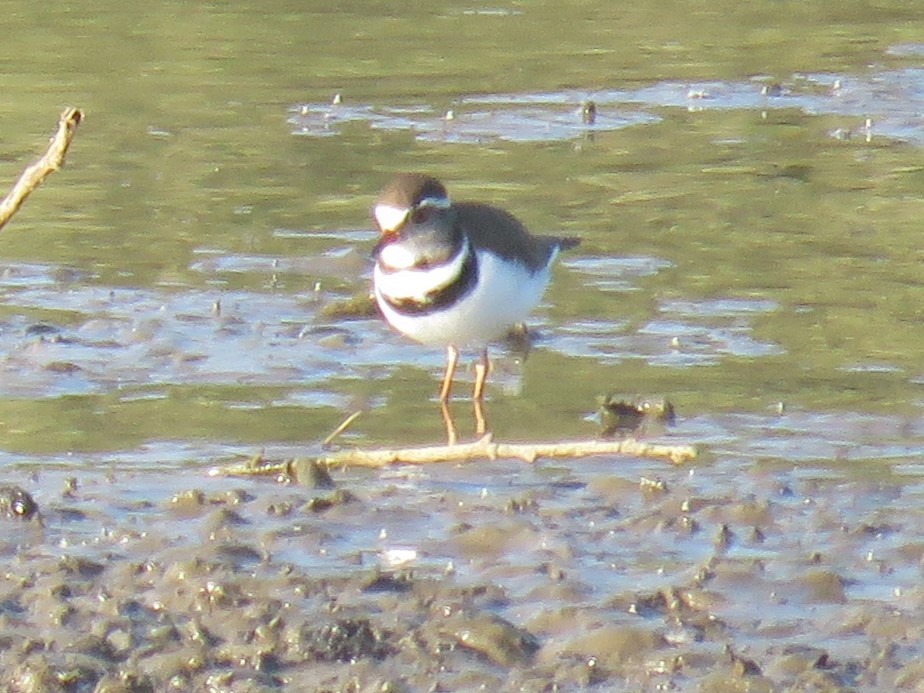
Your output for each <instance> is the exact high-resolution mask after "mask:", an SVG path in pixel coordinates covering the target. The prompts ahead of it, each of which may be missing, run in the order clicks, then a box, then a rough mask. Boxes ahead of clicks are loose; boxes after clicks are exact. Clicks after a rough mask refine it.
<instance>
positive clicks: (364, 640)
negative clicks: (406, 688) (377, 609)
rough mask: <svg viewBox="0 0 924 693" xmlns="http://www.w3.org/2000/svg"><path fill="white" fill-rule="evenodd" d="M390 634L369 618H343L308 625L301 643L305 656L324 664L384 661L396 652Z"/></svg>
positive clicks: (303, 632) (303, 630)
mask: <svg viewBox="0 0 924 693" xmlns="http://www.w3.org/2000/svg"><path fill="white" fill-rule="evenodd" d="M390 638H391V634H390V633H388V632H387V631H385V630H382V629H381V628H378V627H377V626H375V625H373V624H372V623H371V622H370V621H369V619H366V618H344V619H339V620H336V621H334V622H332V623H325V624H323V625H320V626H313V625H306V626H305V627H304V628H303V629H302V633H301V639H302V642H304V647H305V652H306V653H307V654H308V655H309V656H310V657H313V658H315V659H317V660H319V661H321V662H356V661H358V660H360V659H384V658H385V657H387V656H388V655H390V654H393V653H394V651H395V649H394V647H393V646H392V645H391V644H390V642H389V639H390Z"/></svg>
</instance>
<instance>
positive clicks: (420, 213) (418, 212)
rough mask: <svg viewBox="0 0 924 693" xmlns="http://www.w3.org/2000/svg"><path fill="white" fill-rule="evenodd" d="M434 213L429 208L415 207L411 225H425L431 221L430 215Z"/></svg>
mask: <svg viewBox="0 0 924 693" xmlns="http://www.w3.org/2000/svg"><path fill="white" fill-rule="evenodd" d="M432 212H433V210H432V209H430V208H429V207H415V208H414V211H413V212H411V223H412V224H425V223H427V220H429V219H430V214H431V213H432Z"/></svg>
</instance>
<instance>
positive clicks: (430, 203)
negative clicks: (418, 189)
mask: <svg viewBox="0 0 924 693" xmlns="http://www.w3.org/2000/svg"><path fill="white" fill-rule="evenodd" d="M417 206H418V207H437V208H439V209H449V208H450V207H452V202H451V201H450V200H449V198H448V197H425V198H424V199H422V200H421V201H420V202H418V203H417Z"/></svg>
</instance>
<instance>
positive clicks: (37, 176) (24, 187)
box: [0, 108, 83, 229]
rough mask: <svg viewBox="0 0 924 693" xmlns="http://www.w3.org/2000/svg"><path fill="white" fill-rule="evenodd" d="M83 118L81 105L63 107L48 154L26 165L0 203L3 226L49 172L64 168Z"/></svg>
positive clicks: (1, 225)
mask: <svg viewBox="0 0 924 693" xmlns="http://www.w3.org/2000/svg"><path fill="white" fill-rule="evenodd" d="M82 120H83V111H81V110H80V109H79V108H67V109H65V110H64V112H63V113H62V114H61V117H60V118H59V119H58V129H57V130H56V131H55V134H54V135H53V136H52V138H51V142H49V143H48V148H47V149H46V150H45V153H44V154H43V155H42V156H41V158H40V159H38V160H37V161H35V162H33V163H31V164H29V166H27V167H26V170H25V171H23V172H22V175H20V176H19V179H18V180H17V181H16V183H15V184H14V185H13V189H12V190H10V192H9V193H8V194H7V196H6V197H4V198H3V201H2V202H0V229H2V228H3V227H4V226H5V225H6V223H7V222H8V221H9V220H10V218H11V217H12V216H13V215H14V214H16V212H17V211H18V210H19V208H20V207H21V206H22V203H23V202H25V201H26V198H27V197H29V194H30V193H31V192H32V191H33V190H35V189H36V188H37V187H38V186H39V185H41V184H42V181H43V180H45V178H46V177H47V176H48V174H49V173H51V172H53V171H57V170H58V169H59V168H61V166H62V165H63V164H64V155H65V154H67V148H68V147H70V145H71V140H72V139H74V132H75V131H76V130H77V126H78V125H80V121H82Z"/></svg>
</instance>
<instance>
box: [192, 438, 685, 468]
mask: <svg viewBox="0 0 924 693" xmlns="http://www.w3.org/2000/svg"><path fill="white" fill-rule="evenodd" d="M592 455H625V456H628V457H653V458H659V459H666V460H668V461H669V462H671V463H672V464H683V463H684V462H688V461H690V460H692V459H695V458H696V448H694V447H693V446H692V445H661V444H657V443H644V442H641V441H638V440H634V439H632V438H627V439H625V440H618V441H613V440H578V441H563V442H558V443H523V444H516V443H495V442H494V440H493V438H492V436H491V434H490V433H489V434H487V435H485V436H484V437H482V438H480V439H479V440H476V441H475V442H474V443H465V444H462V445H433V446H424V447H414V448H394V449H387V448H386V449H372V450H362V449H359V448H356V449H350V450H341V451H340V452H336V453H332V454H330V455H322V456H321V457H319V458H318V463H319V464H324V465H327V466H328V467H334V466H350V465H352V466H355V467H385V466H387V465H390V464H430V463H436V462H471V461H473V460H483V459H489V460H496V459H499V458H505V459H519V460H523V461H524V462H535V461H536V460H537V459H538V458H540V457H552V458H555V457H558V458H561V457H590V456H592ZM288 465H289V462H288V461H285V462H271V463H266V462H263V461H262V460H258V461H256V462H253V461H251V462H248V463H244V464H236V465H227V466H224V467H215V468H212V469H211V470H209V475H210V476H278V475H280V474H285V473H286V469H287V468H288Z"/></svg>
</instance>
